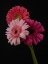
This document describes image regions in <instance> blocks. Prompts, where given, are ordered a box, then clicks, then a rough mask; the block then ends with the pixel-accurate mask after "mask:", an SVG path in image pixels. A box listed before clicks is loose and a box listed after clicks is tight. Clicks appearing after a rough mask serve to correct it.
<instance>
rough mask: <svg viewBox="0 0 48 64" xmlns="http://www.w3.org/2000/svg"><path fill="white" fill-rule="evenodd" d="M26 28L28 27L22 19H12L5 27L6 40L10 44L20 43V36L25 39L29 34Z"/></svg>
mask: <svg viewBox="0 0 48 64" xmlns="http://www.w3.org/2000/svg"><path fill="white" fill-rule="evenodd" d="M27 28H29V25H27V23H25V21H24V20H23V19H21V20H19V19H16V20H12V22H10V24H9V27H8V28H7V29H6V30H7V31H6V35H7V39H8V42H9V43H10V44H11V45H13V44H14V45H18V44H20V38H23V39H26V36H27V35H28V34H29V31H27V30H26V29H27Z"/></svg>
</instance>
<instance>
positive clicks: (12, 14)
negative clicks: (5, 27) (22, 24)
mask: <svg viewBox="0 0 48 64" xmlns="http://www.w3.org/2000/svg"><path fill="white" fill-rule="evenodd" d="M16 18H19V19H24V20H28V19H29V12H27V9H26V8H24V7H20V6H15V7H12V9H10V10H9V11H8V13H7V15H6V21H7V23H8V24H9V23H10V22H11V21H12V20H14V19H16Z"/></svg>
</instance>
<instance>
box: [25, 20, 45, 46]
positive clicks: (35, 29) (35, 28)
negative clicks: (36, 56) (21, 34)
mask: <svg viewBox="0 0 48 64" xmlns="http://www.w3.org/2000/svg"><path fill="white" fill-rule="evenodd" d="M27 23H28V24H29V26H30V27H29V29H28V30H29V32H30V34H29V35H28V36H27V38H26V40H25V42H24V43H25V44H27V45H32V43H34V44H35V45H37V44H38V43H39V42H40V41H41V40H42V39H43V37H44V36H43V34H41V33H42V32H44V31H45V29H44V27H43V26H42V25H41V23H40V22H38V21H35V22H34V20H30V21H27Z"/></svg>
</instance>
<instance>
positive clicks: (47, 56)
mask: <svg viewBox="0 0 48 64" xmlns="http://www.w3.org/2000/svg"><path fill="white" fill-rule="evenodd" d="M15 5H20V6H24V7H26V8H27V9H28V11H29V13H30V18H31V19H34V20H37V21H39V22H41V23H42V25H43V26H44V28H45V32H44V33H43V34H44V39H43V40H42V41H41V42H40V43H39V44H38V45H34V44H33V46H34V51H35V55H36V58H37V61H38V64H48V40H47V39H48V37H47V36H48V32H47V30H48V2H47V1H45V2H44V1H43V2H42V1H31V0H28V1H27V0H25V1H23V0H22V1H21V0H15V1H14V0H13V1H2V0H1V1H0V61H2V62H6V61H7V62H9V63H10V62H11V63H13V64H33V60H32V57H31V52H30V49H29V47H28V46H27V45H25V44H23V43H21V44H20V45H18V46H11V45H10V44H8V41H7V38H6V36H5V31H6V28H7V26H8V25H7V22H6V14H7V12H8V10H9V9H10V8H12V7H14V6H15Z"/></svg>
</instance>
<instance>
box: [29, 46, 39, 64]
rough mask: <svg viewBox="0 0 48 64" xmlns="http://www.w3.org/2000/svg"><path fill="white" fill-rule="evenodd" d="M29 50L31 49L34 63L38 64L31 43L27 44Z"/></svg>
mask: <svg viewBox="0 0 48 64" xmlns="http://www.w3.org/2000/svg"><path fill="white" fill-rule="evenodd" d="M29 48H30V50H31V54H32V58H33V62H34V64H38V62H37V59H36V56H35V53H34V49H33V45H32V46H29Z"/></svg>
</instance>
